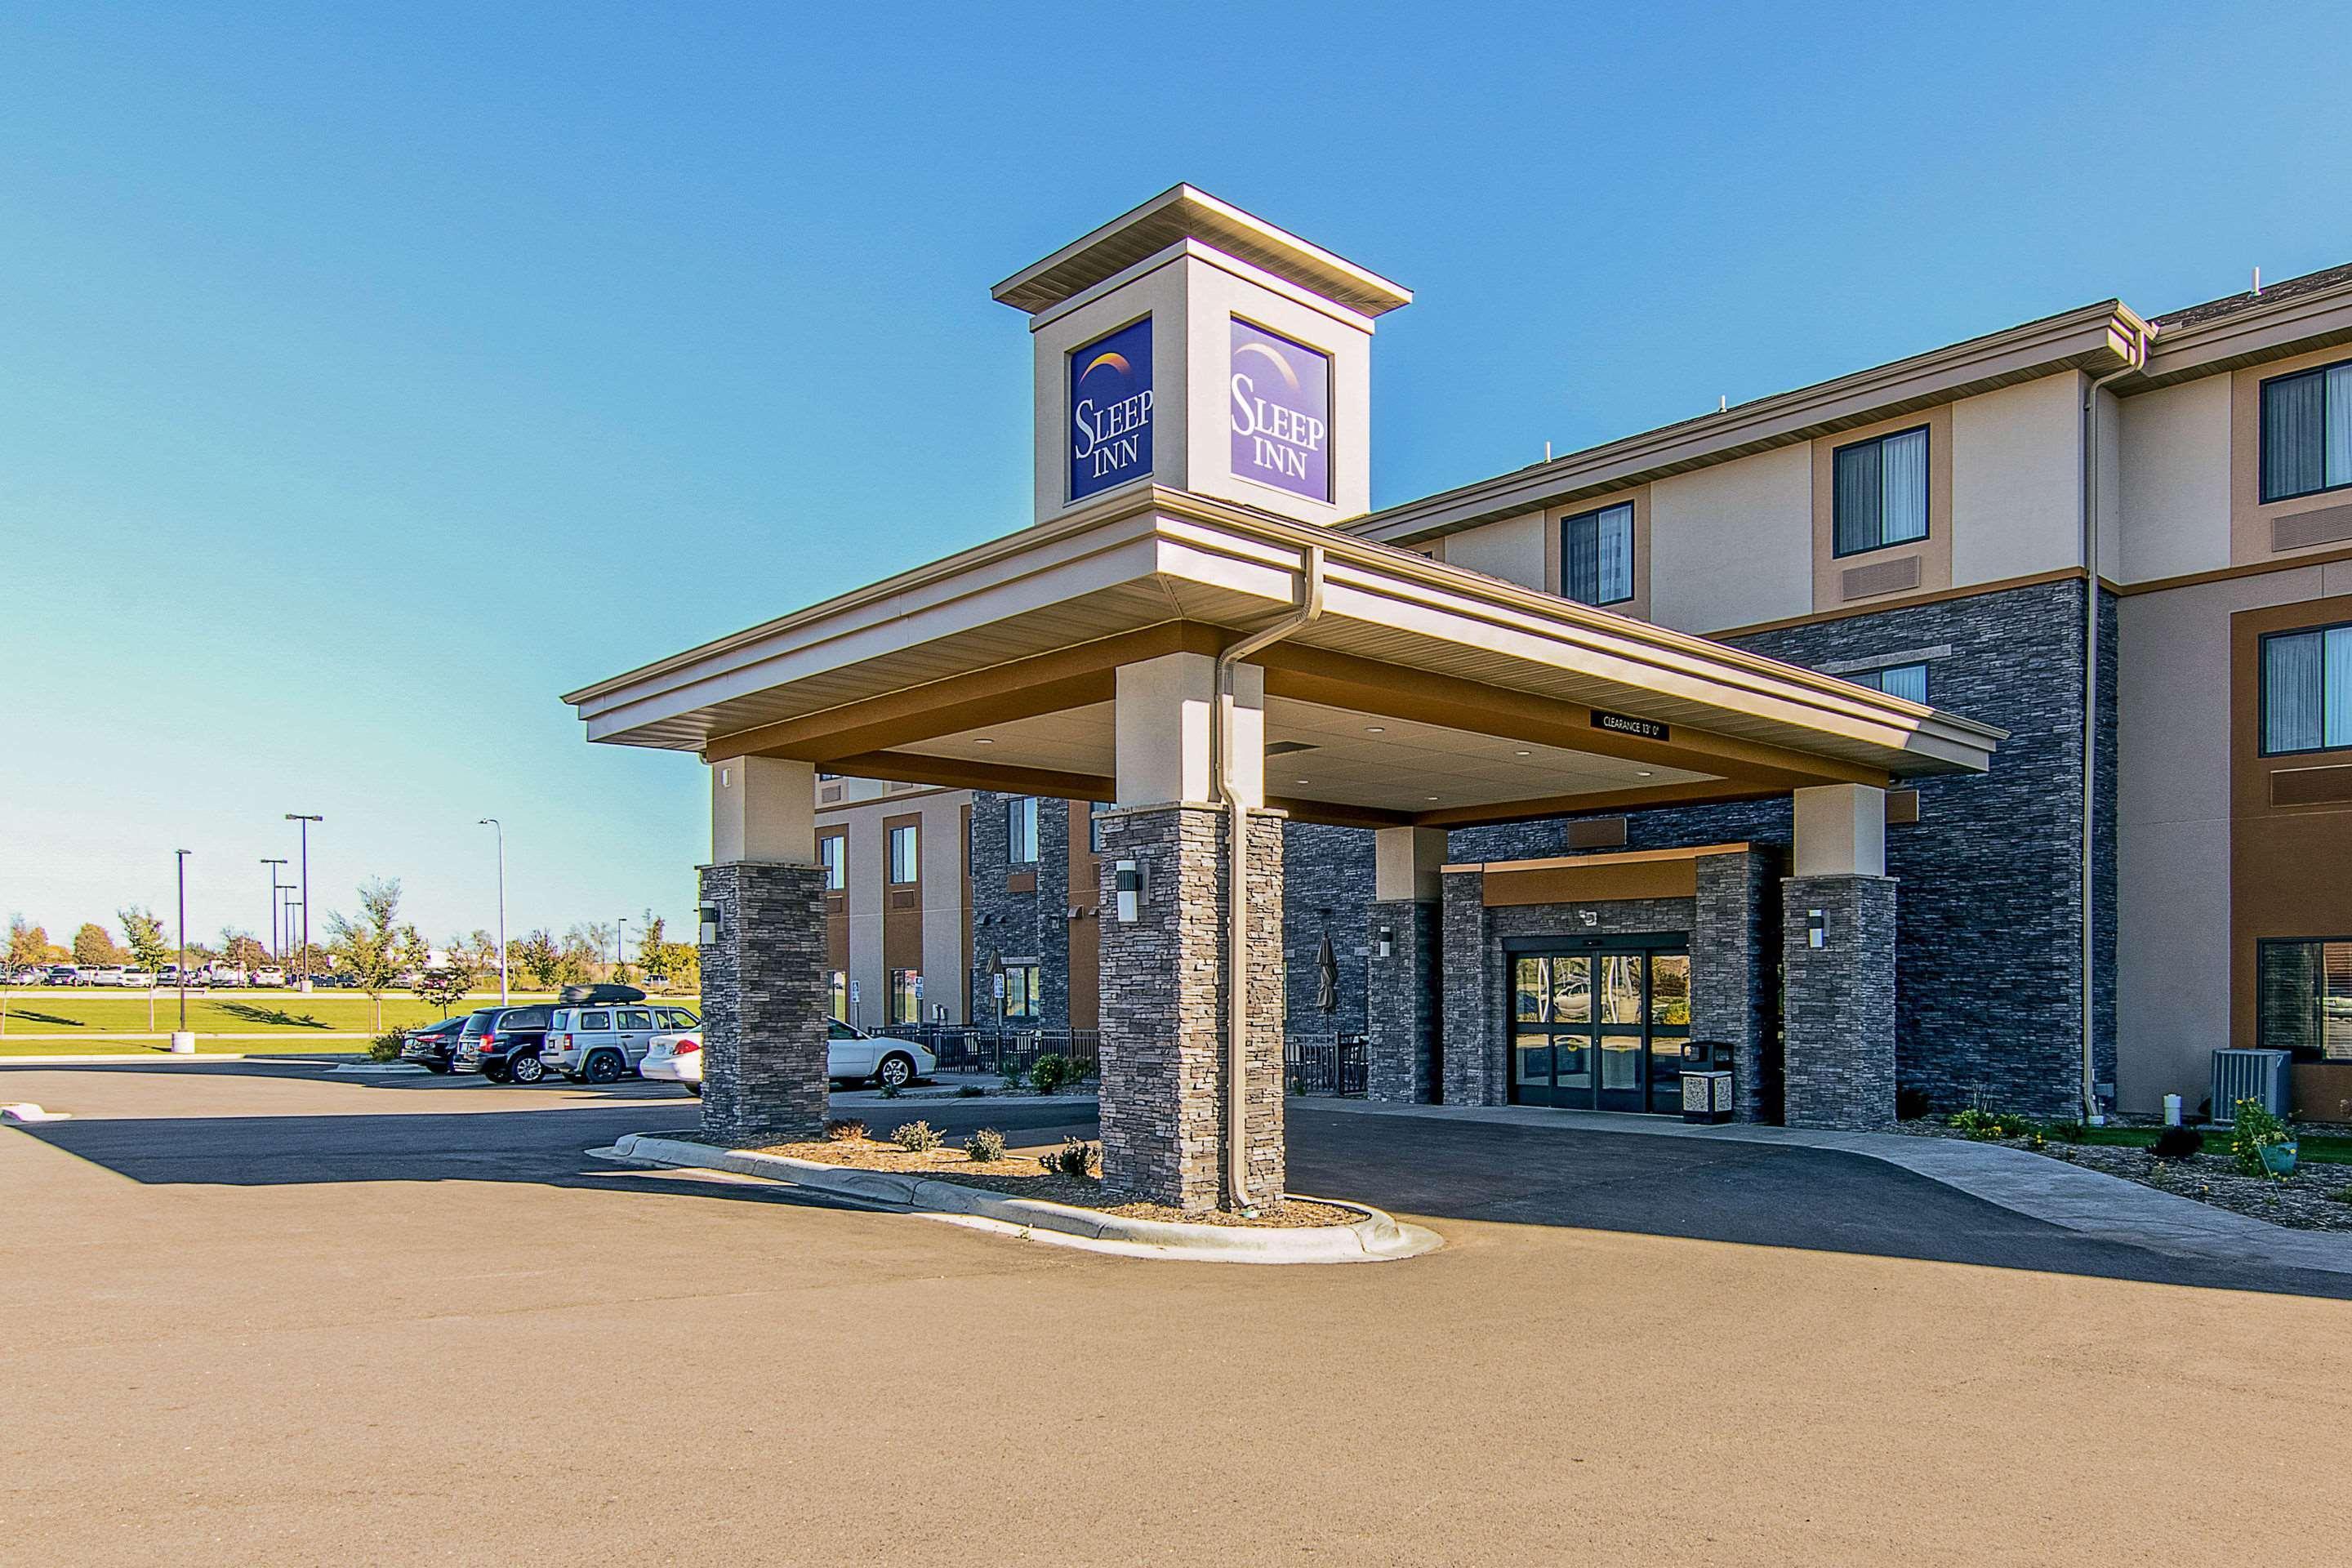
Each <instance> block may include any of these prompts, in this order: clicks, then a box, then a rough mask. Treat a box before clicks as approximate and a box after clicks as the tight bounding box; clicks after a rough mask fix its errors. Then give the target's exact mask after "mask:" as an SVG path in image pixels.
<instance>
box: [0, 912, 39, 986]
mask: <svg viewBox="0 0 2352 1568" xmlns="http://www.w3.org/2000/svg"><path fill="white" fill-rule="evenodd" d="M48 961H49V933H48V932H47V931H43V930H42V929H41V928H40V927H39V926H37V925H33V924H31V923H29V922H27V921H26V919H25V917H24V916H22V915H10V916H9V917H8V972H9V973H11V974H13V973H16V971H17V970H19V969H32V968H35V967H37V966H38V965H40V964H44V963H47V962H48Z"/></svg>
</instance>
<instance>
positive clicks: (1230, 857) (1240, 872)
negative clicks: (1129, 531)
mask: <svg viewBox="0 0 2352 1568" xmlns="http://www.w3.org/2000/svg"><path fill="white" fill-rule="evenodd" d="M1305 566H1306V570H1305V574H1304V578H1303V580H1302V581H1301V583H1300V584H1299V604H1298V607H1297V609H1295V610H1293V611H1291V612H1290V613H1289V614H1288V615H1286V616H1283V617H1282V619H1280V620H1278V621H1276V622H1275V623H1274V624H1273V625H1272V626H1263V627H1260V628H1259V629H1258V630H1256V631H1254V632H1252V633H1250V635H1249V636H1247V637H1244V638H1242V639H1241V641H1239V642H1237V643H1235V644H1234V645H1233V646H1232V647H1229V648H1227V649H1225V651H1224V652H1223V653H1221V654H1219V655H1218V656H1217V668H1216V685H1215V686H1214V688H1213V690H1214V691H1215V693H1216V703H1217V721H1216V723H1214V724H1213V725H1212V726H1210V730H1209V734H1210V741H1211V744H1213V746H1214V747H1215V749H1216V755H1215V756H1214V757H1213V758H1212V759H1211V763H1210V769H1209V773H1210V781H1211V784H1212V787H1213V788H1214V789H1215V791H1216V793H1217V799H1218V802H1219V803H1220V804H1221V805H1223V806H1224V808H1225V1194H1226V1196H1227V1199H1228V1201H1229V1202H1230V1203H1231V1204H1232V1205H1233V1206H1234V1208H1235V1209H1237V1210H1239V1211H1240V1212H1241V1213H1243V1214H1244V1215H1255V1213H1256V1212H1257V1211H1256V1209H1255V1207H1253V1206H1252V1205H1251V1204H1250V1202H1249V1095H1248V1092H1247V1090H1248V1088H1249V806H1248V805H1246V804H1245V803H1244V801H1243V799H1242V797H1241V792H1240V791H1239V790H1238V789H1236V788H1235V787H1234V667H1235V666H1237V665H1239V664H1240V663H1241V661H1242V660H1244V658H1248V657H1249V656H1250V655H1252V654H1254V653H1256V652H1258V651H1260V650H1261V649H1264V648H1267V647H1272V646H1273V645H1275V644H1276V643H1278V642H1280V641H1281V640H1282V639H1283V638H1285V637H1288V636H1290V635H1291V634H1292V633H1293V632H1296V631H1298V630H1300V629H1301V628H1302V627H1305V626H1311V625H1312V624H1314V622H1316V621H1317V620H1318V619H1319V618H1321V616H1322V614H1323V547H1322V546H1321V545H1320V544H1310V545H1308V546H1307V558H1306V563H1305ZM1279 1073H1280V1068H1279V1067H1277V1068H1276V1074H1277V1078H1278V1076H1279ZM1275 1092H1276V1094H1279V1093H1281V1085H1280V1083H1279V1082H1278V1081H1277V1083H1276V1086H1275Z"/></svg>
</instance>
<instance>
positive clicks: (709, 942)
mask: <svg viewBox="0 0 2352 1568" xmlns="http://www.w3.org/2000/svg"><path fill="white" fill-rule="evenodd" d="M697 912H698V914H699V915H700V916H701V917H702V933H701V940H702V945H703V946H705V947H716V946H718V945H719V906H718V905H717V904H705V905H703V906H702V907H701V909H700V910H698V911H697Z"/></svg>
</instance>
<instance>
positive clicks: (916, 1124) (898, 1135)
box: [890, 1121, 940, 1154]
mask: <svg viewBox="0 0 2352 1568" xmlns="http://www.w3.org/2000/svg"><path fill="white" fill-rule="evenodd" d="M890 1142H893V1143H896V1144H897V1145H898V1147H899V1148H901V1149H904V1150H905V1151H906V1152H908V1153H909V1154H928V1153H929V1152H931V1151H932V1150H934V1149H936V1148H938V1147H939V1146H940V1130H939V1129H938V1128H936V1127H934V1126H932V1125H931V1124H930V1123H929V1122H928V1121H909V1122H907V1123H905V1124H904V1125H903V1126H901V1127H900V1128H899V1129H898V1131H896V1132H893V1133H891V1134H890Z"/></svg>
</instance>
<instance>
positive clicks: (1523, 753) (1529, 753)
mask: <svg viewBox="0 0 2352 1568" xmlns="http://www.w3.org/2000/svg"><path fill="white" fill-rule="evenodd" d="M1519 755H1521V756H1523V757H1532V756H1534V755H1535V753H1534V752H1520V753H1519Z"/></svg>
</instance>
